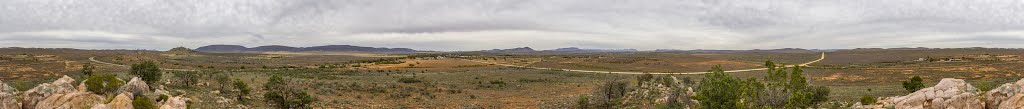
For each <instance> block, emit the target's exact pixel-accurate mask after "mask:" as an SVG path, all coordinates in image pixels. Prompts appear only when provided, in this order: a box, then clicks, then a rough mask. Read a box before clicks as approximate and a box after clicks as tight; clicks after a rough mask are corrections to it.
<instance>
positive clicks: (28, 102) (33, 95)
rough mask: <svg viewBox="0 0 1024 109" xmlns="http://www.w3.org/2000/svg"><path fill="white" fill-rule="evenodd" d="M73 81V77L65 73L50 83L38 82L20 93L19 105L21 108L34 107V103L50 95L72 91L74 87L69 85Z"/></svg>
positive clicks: (29, 108)
mask: <svg viewBox="0 0 1024 109" xmlns="http://www.w3.org/2000/svg"><path fill="white" fill-rule="evenodd" d="M74 81H75V79H72V78H71V77H68V76H67V75H65V76H64V77H61V78H60V79H57V80H56V81H53V82H51V83H43V84H39V85H38V86H36V87H34V88H32V89H29V90H27V91H25V92H24V93H22V94H21V102H22V104H21V107H22V108H23V109H34V108H35V107H36V103H38V102H39V101H41V100H43V99H46V98H47V97H49V96H51V95H54V94H67V93H71V92H74V91H75V87H74V86H73V85H71V83H72V82H74Z"/></svg>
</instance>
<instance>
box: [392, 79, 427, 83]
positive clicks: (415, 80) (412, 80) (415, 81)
mask: <svg viewBox="0 0 1024 109" xmlns="http://www.w3.org/2000/svg"><path fill="white" fill-rule="evenodd" d="M398 82H401V83H419V82H423V81H420V80H419V79H416V78H399V79H398Z"/></svg>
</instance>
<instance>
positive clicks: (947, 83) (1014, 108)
mask: <svg viewBox="0 0 1024 109" xmlns="http://www.w3.org/2000/svg"><path fill="white" fill-rule="evenodd" d="M1022 93H1024V79H1022V80H1019V81H1017V82H1014V83H1006V84H1003V85H1002V86H999V87H998V88H995V89H992V90H991V91H988V92H982V91H979V90H978V89H977V88H975V87H974V86H971V85H970V84H968V83H967V82H965V81H964V80H962V79H953V78H944V79H942V81H940V82H939V84H936V85H935V86H934V87H929V88H924V89H921V90H917V91H915V92H914V93H910V94H908V95H905V96H896V97H886V98H881V99H880V100H878V102H876V103H865V104H862V103H857V104H855V105H854V106H853V108H857V109H891V108H895V109H1024V94H1022Z"/></svg>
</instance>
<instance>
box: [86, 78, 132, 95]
mask: <svg viewBox="0 0 1024 109" xmlns="http://www.w3.org/2000/svg"><path fill="white" fill-rule="evenodd" d="M121 85H124V81H121V80H120V79H117V76H116V75H114V74H99V75H92V76H89V79H87V80H85V86H86V87H85V89H86V90H89V91H92V92H93V93H96V94H105V93H110V92H114V91H116V90H117V89H118V88H120V87H121Z"/></svg>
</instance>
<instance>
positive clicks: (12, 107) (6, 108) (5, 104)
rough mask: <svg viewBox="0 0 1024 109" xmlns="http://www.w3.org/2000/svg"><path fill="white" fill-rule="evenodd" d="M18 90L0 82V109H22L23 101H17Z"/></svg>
mask: <svg viewBox="0 0 1024 109" xmlns="http://www.w3.org/2000/svg"><path fill="white" fill-rule="evenodd" d="M17 94H18V89H14V87H11V86H8V85H7V84H4V83H3V81H0V109H16V108H19V107H21V101H18V99H16V97H17Z"/></svg>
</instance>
